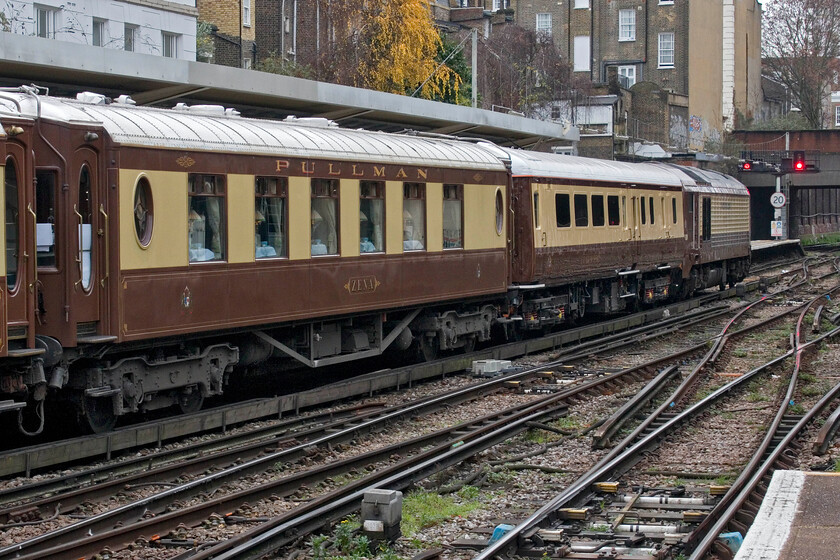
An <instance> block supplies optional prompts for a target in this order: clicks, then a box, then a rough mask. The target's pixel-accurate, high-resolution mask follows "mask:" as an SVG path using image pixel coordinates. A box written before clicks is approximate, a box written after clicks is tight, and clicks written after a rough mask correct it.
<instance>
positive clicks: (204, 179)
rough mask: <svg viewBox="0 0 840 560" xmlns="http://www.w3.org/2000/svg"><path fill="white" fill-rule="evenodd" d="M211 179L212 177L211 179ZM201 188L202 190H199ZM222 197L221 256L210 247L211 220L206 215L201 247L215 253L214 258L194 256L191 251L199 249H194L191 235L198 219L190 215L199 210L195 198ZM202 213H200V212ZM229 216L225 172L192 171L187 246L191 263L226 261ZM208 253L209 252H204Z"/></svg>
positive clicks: (220, 223)
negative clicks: (194, 204)
mask: <svg viewBox="0 0 840 560" xmlns="http://www.w3.org/2000/svg"><path fill="white" fill-rule="evenodd" d="M209 179H212V181H210V180H209ZM208 183H209V184H210V188H211V189H212V191H211V192H208V191H207V185H208ZM199 189H200V190H199ZM194 198H195V199H221V200H219V208H218V210H219V223H218V225H217V229H218V233H219V256H218V257H217V256H216V255H215V253H216V252H215V251H213V250H212V249H211V248H210V247H211V246H212V242H213V237H212V232H211V231H210V228H208V227H207V222H208V221H209V220H208V218H207V217H206V216H205V217H204V218H203V220H204V221H205V230H204V243H202V247H200V249H202V250H204V251H208V250H209V251H210V252H212V253H213V258H212V259H199V258H195V259H194V258H192V255H191V254H190V253H189V251H192V250H196V251H197V250H198V249H199V248H196V249H192V248H191V247H190V245H192V243H191V241H190V239H189V235H190V234H192V227H193V224H194V223H195V222H196V221H197V220H195V219H192V220H191V219H190V215H191V214H192V213H193V212H195V213H197V211H196V210H195V209H194V208H193V199H194ZM207 202H208V201H207V200H204V202H203V205H204V207H205V212H206V211H207ZM199 215H200V214H199ZM227 222H228V218H227V177H226V176H225V175H223V174H217V173H190V174H189V177H188V186H187V233H188V238H187V239H188V246H187V257H188V259H189V263H190V265H193V264H201V263H219V262H226V261H227V258H228V231H227V225H228V223H227ZM208 233H209V234H210V243H208V242H207V235H208ZM202 254H203V255H206V254H207V253H206V252H204V253H202Z"/></svg>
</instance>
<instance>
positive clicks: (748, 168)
mask: <svg viewBox="0 0 840 560" xmlns="http://www.w3.org/2000/svg"><path fill="white" fill-rule="evenodd" d="M742 169H743V170H744V171H749V170H750V169H752V163H750V162H748V161H745V162H744V165H743V166H742Z"/></svg>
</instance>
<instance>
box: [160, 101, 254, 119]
mask: <svg viewBox="0 0 840 560" xmlns="http://www.w3.org/2000/svg"><path fill="white" fill-rule="evenodd" d="M174 109H175V110H176V111H183V112H184V113H190V114H192V115H207V116H210V117H238V116H239V111H237V110H236V109H231V108H228V109H225V107H224V105H187V104H186V103H178V104H177V105H175V107H174Z"/></svg>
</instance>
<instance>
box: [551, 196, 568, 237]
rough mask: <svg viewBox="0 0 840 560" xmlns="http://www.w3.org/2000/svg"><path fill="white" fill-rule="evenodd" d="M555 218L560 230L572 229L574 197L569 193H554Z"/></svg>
mask: <svg viewBox="0 0 840 560" xmlns="http://www.w3.org/2000/svg"><path fill="white" fill-rule="evenodd" d="M554 218H555V223H556V224H557V227H558V228H563V229H565V228H570V227H572V197H571V195H570V194H569V193H560V192H558V193H554Z"/></svg>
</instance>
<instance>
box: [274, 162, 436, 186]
mask: <svg viewBox="0 0 840 560" xmlns="http://www.w3.org/2000/svg"><path fill="white" fill-rule="evenodd" d="M275 165H276V167H275V172H276V173H283V174H285V173H287V172H288V171H289V170H290V169H293V167H292V165H291V162H290V161H289V160H285V159H278V160H275ZM295 167H296V168H298V169H299V173H300V174H301V175H328V176H329V175H331V176H340V175H345V174H346V175H348V176H350V177H359V178H362V177H382V178H384V179H391V180H397V179H399V180H411V179H416V180H419V181H426V180H428V178H429V170H428V169H422V168H419V167H391V168H386V167H385V166H384V165H363V164H358V163H353V164H347V163H342V162H315V161H301V162H300V166H299V167H298V164H297V163H295Z"/></svg>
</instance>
